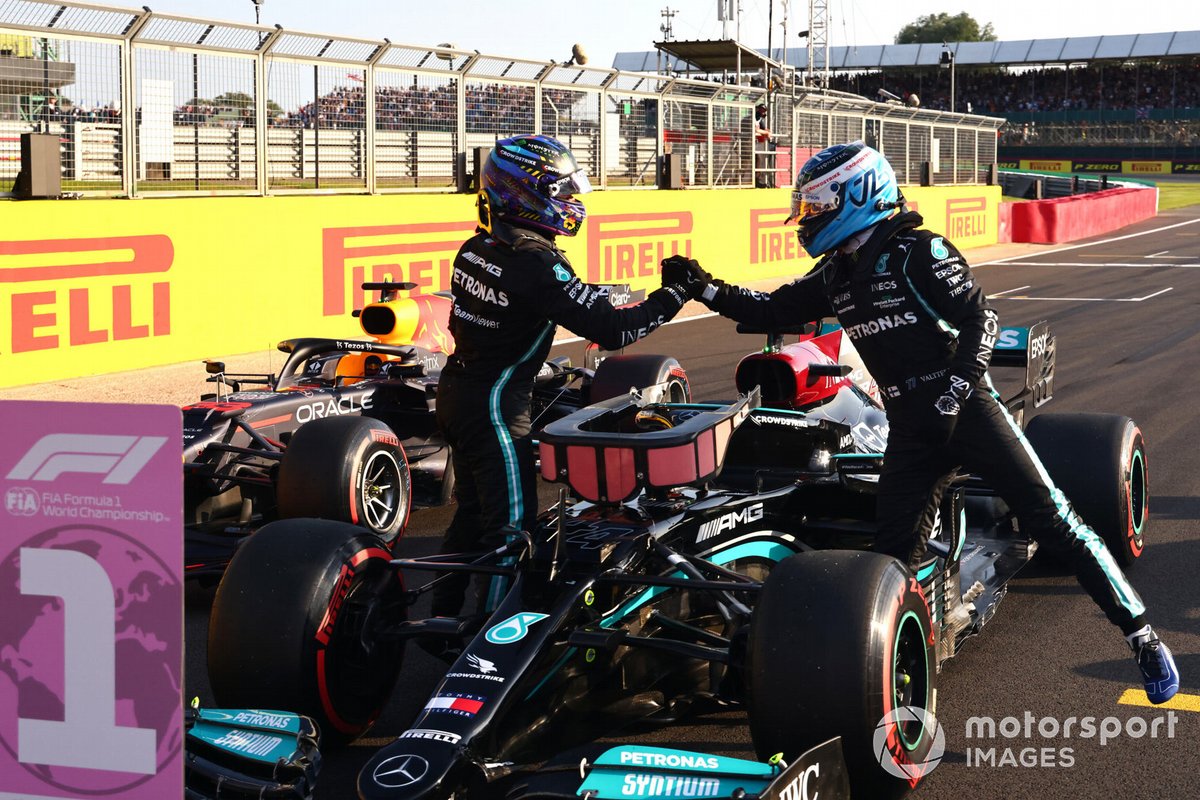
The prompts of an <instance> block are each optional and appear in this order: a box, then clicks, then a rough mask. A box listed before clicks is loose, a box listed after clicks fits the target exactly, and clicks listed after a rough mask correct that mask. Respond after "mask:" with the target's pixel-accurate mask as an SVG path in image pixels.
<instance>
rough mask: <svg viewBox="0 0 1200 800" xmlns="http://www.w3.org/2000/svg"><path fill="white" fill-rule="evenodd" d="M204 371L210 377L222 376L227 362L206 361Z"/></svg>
mask: <svg viewBox="0 0 1200 800" xmlns="http://www.w3.org/2000/svg"><path fill="white" fill-rule="evenodd" d="M204 371H205V372H207V373H208V374H209V375H220V374H221V373H222V372H224V371H225V362H224V361H209V360H207V359H205V361H204Z"/></svg>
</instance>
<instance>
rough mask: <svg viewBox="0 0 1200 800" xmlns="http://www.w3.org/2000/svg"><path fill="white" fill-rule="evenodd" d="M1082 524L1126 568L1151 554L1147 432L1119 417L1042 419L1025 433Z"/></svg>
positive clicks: (1055, 416)
mask: <svg viewBox="0 0 1200 800" xmlns="http://www.w3.org/2000/svg"><path fill="white" fill-rule="evenodd" d="M1025 436H1026V437H1027V438H1028V439H1029V442H1030V444H1032V445H1033V449H1034V450H1035V451H1036V452H1037V454H1038V458H1039V459H1041V461H1042V464H1043V465H1044V466H1045V467H1046V472H1048V473H1049V475H1050V478H1051V479H1052V480H1053V481H1054V483H1055V485H1056V486H1058V488H1059V489H1061V490H1062V492H1063V494H1065V495H1066V497H1067V499H1068V500H1069V501H1070V502H1071V505H1072V506H1074V507H1075V511H1076V512H1077V513H1078V514H1079V516H1080V518H1081V519H1082V520H1083V521H1084V522H1085V523H1087V524H1088V525H1090V526H1091V528H1092V530H1094V531H1095V532H1096V533H1097V534H1099V535H1100V538H1101V539H1103V540H1104V544H1105V545H1106V546H1107V547H1108V549H1109V551H1110V552H1111V553H1112V554H1113V558H1115V559H1116V561H1117V563H1118V564H1120V565H1121V566H1122V567H1130V566H1132V565H1133V563H1134V562H1135V561H1136V560H1137V559H1139V558H1141V556H1142V552H1143V551H1144V549H1145V539H1144V537H1145V534H1146V522H1147V520H1148V515H1149V501H1150V480H1149V471H1148V469H1147V461H1146V443H1145V441H1144V440H1143V438H1142V431H1141V428H1139V427H1138V426H1137V423H1135V422H1134V421H1133V420H1131V419H1130V418H1129V417H1123V416H1120V415H1118V414H1039V415H1038V416H1036V417H1034V418H1033V419H1031V420H1030V421H1029V426H1028V427H1027V428H1026V430H1025Z"/></svg>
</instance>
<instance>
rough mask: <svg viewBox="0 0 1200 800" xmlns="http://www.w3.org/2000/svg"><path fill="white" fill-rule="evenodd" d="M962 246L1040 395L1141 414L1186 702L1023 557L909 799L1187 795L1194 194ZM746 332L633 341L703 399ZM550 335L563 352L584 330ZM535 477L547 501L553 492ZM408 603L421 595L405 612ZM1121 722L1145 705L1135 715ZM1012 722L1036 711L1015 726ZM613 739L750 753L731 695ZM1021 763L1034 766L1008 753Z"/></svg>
mask: <svg viewBox="0 0 1200 800" xmlns="http://www.w3.org/2000/svg"><path fill="white" fill-rule="evenodd" d="M696 255H697V256H698V258H699V259H700V260H701V263H703V264H704V266H705V267H706V268H707V269H709V270H710V271H712V272H713V273H714V274H716V275H718V276H719V275H721V274H722V272H726V273H728V272H730V271H731V270H728V269H725V270H723V269H722V265H720V264H715V263H709V262H705V261H704V254H703V253H698V254H696ZM968 256H969V257H970V258H971V260H972V263H973V264H974V266H975V270H976V274H977V276H978V279H979V280H980V281H981V283H982V284H983V285H984V287H985V289H986V290H987V292H988V293H989V295H991V296H992V297H993V298H994V300H993V303H994V305H995V307H996V308H997V310H998V312H999V313H1000V316H1001V321H1002V323H1004V324H1008V325H1028V324H1031V323H1033V322H1036V321H1038V320H1041V319H1046V320H1049V322H1050V324H1051V328H1052V330H1053V331H1054V333H1055V334H1056V336H1057V337H1058V367H1057V373H1056V380H1055V389H1054V393H1055V398H1054V400H1053V401H1052V402H1051V403H1050V404H1049V405H1048V406H1045V407H1044V409H1043V410H1046V411H1103V412H1112V413H1120V414H1125V415H1128V416H1131V417H1133V418H1134V419H1135V420H1136V421H1137V422H1138V423H1139V424H1140V425H1141V428H1142V430H1143V432H1144V434H1145V438H1146V442H1147V447H1148V453H1149V471H1150V486H1151V500H1150V517H1151V523H1150V527H1149V530H1148V533H1147V548H1146V552H1145V555H1144V556H1143V557H1142V558H1141V559H1140V562H1139V563H1138V564H1137V565H1136V566H1135V567H1134V568H1133V569H1132V570H1131V572H1130V577H1131V580H1132V581H1133V583H1134V585H1135V586H1136V587H1137V589H1138V590H1139V591H1140V592H1141V593H1142V595H1143V598H1144V599H1145V601H1146V605H1147V606H1148V609H1149V612H1148V613H1149V617H1150V620H1151V622H1152V623H1153V624H1154V626H1155V628H1156V629H1157V630H1158V631H1159V632H1160V634H1161V635H1162V637H1163V639H1164V640H1165V641H1166V642H1168V643H1169V644H1170V645H1171V647H1172V648H1173V649H1174V651H1175V654H1176V659H1177V661H1178V664H1179V667H1180V669H1181V671H1182V673H1183V688H1182V690H1181V691H1182V693H1183V694H1184V695H1188V696H1191V697H1192V698H1193V699H1191V700H1187V699H1185V700H1181V701H1180V702H1179V703H1178V709H1177V710H1173V711H1168V710H1163V709H1156V708H1150V707H1145V706H1140V705H1133V704H1129V703H1130V702H1133V701H1135V700H1136V696H1137V692H1136V691H1130V690H1136V689H1138V688H1140V682H1139V680H1138V673H1137V670H1136V668H1135V666H1134V664H1133V661H1132V659H1131V658H1130V656H1129V651H1128V648H1127V647H1126V645H1125V643H1124V641H1123V640H1122V638H1121V637H1120V635H1119V633H1118V631H1117V630H1116V629H1115V628H1112V627H1111V626H1109V624H1108V623H1107V622H1106V621H1105V619H1104V618H1103V616H1102V615H1101V614H1100V612H1099V611H1098V610H1097V609H1096V608H1095V607H1094V606H1093V605H1092V603H1091V601H1090V600H1089V599H1088V598H1087V596H1086V595H1085V594H1084V593H1083V592H1082V591H1081V590H1080V589H1079V588H1078V587H1077V585H1076V583H1075V580H1074V577H1073V576H1069V575H1062V574H1058V573H1056V572H1054V571H1053V570H1051V569H1048V568H1046V567H1043V566H1041V565H1040V563H1036V562H1035V564H1033V565H1031V566H1030V567H1029V568H1027V569H1026V571H1024V572H1023V573H1021V574H1020V575H1019V576H1018V577H1017V578H1016V579H1015V580H1014V582H1013V583H1012V584H1011V585H1010V589H1009V592H1008V596H1007V597H1006V599H1005V600H1004V601H1003V602H1002V603H1001V604H1000V607H999V611H998V613H997V615H996V617H995V618H994V619H993V620H992V621H991V622H990V623H989V624H988V626H987V627H986V628H985V629H984V631H983V633H982V635H980V636H979V637H977V638H976V639H975V640H974V641H971V642H969V643H968V644H967V646H966V647H965V648H964V649H963V650H962V651H961V652H960V654H959V655H958V656H957V657H956V658H955V659H954V660H952V661H951V662H949V663H948V664H947V665H946V667H945V669H944V671H943V672H942V674H941V676H940V677H939V691H938V702H937V715H938V718H939V720H940V722H941V723H942V725H943V727H944V730H945V732H946V754H945V757H944V758H943V760H942V762H941V763H940V764H939V765H938V767H937V768H936V769H935V770H934V771H933V772H932V773H931V774H930V775H929V777H928V778H927V780H926V781H925V783H924V784H923V785H922V786H921V788H920V790H919V791H918V792H917V793H916V796H917V797H922V798H931V799H936V798H944V799H945V800H951V799H953V800H961V798H966V797H973V798H998V797H1010V798H1015V797H1020V798H1080V799H1082V798H1104V799H1105V800H1108V799H1109V798H1113V797H1121V798H1130V799H1131V800H1132V798H1151V797H1154V798H1171V799H1172V800H1173V799H1174V798H1179V799H1180V800H1183V798H1194V797H1196V795H1197V789H1196V785H1197V772H1200V747H1198V746H1197V738H1198V734H1200V697H1196V696H1198V695H1200V580H1198V579H1197V575H1198V574H1200V531H1198V527H1200V449H1198V448H1197V443H1198V441H1200V437H1198V435H1197V433H1196V431H1195V422H1196V408H1197V406H1196V404H1197V402H1198V400H1197V399H1198V398H1200V313H1198V311H1200V300H1198V298H1200V207H1192V208H1188V209H1181V210H1178V211H1173V212H1166V213H1163V214H1160V215H1159V216H1158V217H1157V218H1155V219H1153V220H1149V221H1146V222H1144V223H1140V224H1138V225H1135V226H1131V227H1129V228H1126V229H1123V230H1121V231H1117V232H1116V233H1114V234H1110V235H1107V236H1104V237H1097V238H1096V239H1093V240H1087V241H1084V242H1079V243H1075V244H1072V245H1069V246H1064V247H1034V246H1027V245H1003V246H997V247H992V248H985V249H983V250H976V251H973V252H971V253H969V254H968ZM759 346H760V343H759V342H758V340H757V338H755V337H740V336H737V335H734V328H733V323H731V322H729V321H727V320H723V319H720V318H714V317H704V316H700V317H693V318H690V319H687V320H684V321H680V322H678V323H676V324H672V325H670V326H667V327H665V328H663V329H661V330H660V331H658V332H656V333H655V334H654V336H652V337H651V338H650V339H649V341H648V342H646V343H644V344H642V345H640V346H637V347H634V348H631V350H630V352H639V351H640V352H661V353H670V354H672V355H675V356H677V357H678V358H679V359H680V361H681V362H682V363H683V365H684V367H685V368H686V369H687V371H688V373H689V375H690V377H691V380H692V387H693V391H694V394H695V396H696V398H697V399H704V398H711V397H721V396H725V397H728V396H730V395H732V393H733V387H732V376H733V367H734V365H735V364H736V363H737V359H738V358H739V357H741V356H742V355H743V354H745V353H748V352H751V351H753V350H755V349H757V348H758V347H759ZM562 350H563V351H566V352H572V353H574V354H575V355H576V357H578V351H579V345H577V344H567V345H565V346H564V347H563V348H562ZM10 396H11V395H10ZM143 396H144V387H143ZM545 488H546V491H545V493H544V497H543V499H544V500H545V501H547V502H548V500H549V497H550V495H551V491H550V490H549V487H545ZM449 517H450V513H449V509H429V510H422V511H419V512H417V513H415V514H414V515H413V517H412V521H411V523H410V526H409V530H408V532H407V534H406V537H405V539H404V541H403V543H402V545H401V548H400V553H401V554H402V555H405V556H411V555H419V554H428V553H431V552H434V551H435V549H436V547H437V544H438V537H439V536H440V533H441V531H442V530H444V528H445V526H446V524H447V522H448V521H449ZM412 577H414V578H415V577H416V576H412ZM211 598H212V591H211V590H206V589H201V588H199V587H196V586H191V587H189V589H188V592H187V601H188V608H187V620H186V624H187V630H186V635H187V639H186V641H187V673H186V674H187V681H186V689H187V692H188V696H189V697H190V696H193V695H199V696H200V698H201V701H202V702H203V703H206V704H210V703H211V702H212V697H211V695H210V693H209V689H208V685H207V680H206V671H205V666H204V658H205V656H204V650H205V644H204V643H205V641H206V629H207V622H208V611H209V605H210V603H211ZM423 610H424V609H422V608H421V607H418V609H417V610H416V613H417V614H420V613H422V611H423ZM441 669H442V667H441V665H440V663H439V662H436V661H434V660H433V659H431V658H429V657H428V656H426V655H425V654H424V653H423V652H421V651H419V650H418V649H417V648H415V647H410V648H409V650H408V653H407V655H406V664H405V668H404V673H403V675H402V676H401V682H400V686H399V687H398V689H397V691H396V693H395V695H394V698H393V700H392V702H391V703H390V705H389V706H388V708H387V711H386V712H385V714H384V715H383V717H382V718H381V719H380V720H379V722H378V723H377V725H376V726H375V728H374V729H373V730H372V731H371V732H370V733H369V734H368V736H367V737H366V738H365V739H363V740H360V741H359V742H358V743H356V745H354V746H352V747H350V748H347V749H345V750H342V751H339V752H328V753H326V758H325V765H324V768H323V770H322V773H321V776H320V781H319V788H318V792H317V797H318V798H346V797H352V796H353V791H354V790H353V788H352V787H353V786H354V777H355V775H356V774H357V771H358V768H359V767H360V766H361V765H362V763H364V762H365V761H366V759H367V758H368V757H369V756H370V754H371V753H372V752H373V750H374V748H376V747H378V746H380V745H382V744H384V743H386V742H387V741H390V739H391V738H392V737H394V736H395V735H397V734H398V733H400V732H401V731H403V730H404V729H406V728H407V726H408V723H409V721H410V720H411V719H412V718H413V717H414V715H415V714H416V713H417V711H418V710H419V709H420V707H421V706H422V705H423V704H424V703H425V701H426V699H427V698H428V696H429V694H430V691H431V690H432V689H433V687H434V685H435V683H436V681H437V680H438V677H439V676H440V672H441ZM1122 698H1125V700H1126V701H1127V702H1125V703H1122V702H1120V701H1121V700H1122ZM1168 714H1173V715H1174V720H1175V721H1174V725H1173V729H1172V730H1173V737H1168V735H1167V730H1168V728H1167V725H1166V723H1163V724H1160V725H1159V726H1157V733H1158V736H1157V738H1151V736H1150V734H1149V730H1151V729H1152V726H1153V720H1154V719H1156V718H1159V717H1163V718H1166V717H1167V715H1168ZM1089 716H1090V717H1095V718H1097V720H1098V721H1099V720H1102V719H1103V718H1105V717H1114V718H1116V719H1117V720H1119V721H1120V722H1119V723H1111V724H1110V729H1111V725H1112V724H1120V726H1121V728H1122V731H1121V734H1120V735H1119V736H1118V737H1116V738H1111V739H1109V740H1108V741H1107V742H1105V743H1103V744H1102V743H1101V741H1100V738H1099V737H1098V736H1097V737H1095V738H1079V736H1078V733H1077V731H1078V730H1079V725H1080V723H1079V722H1078V721H1077V722H1075V723H1074V728H1073V732H1075V735H1073V736H1072V737H1070V738H1065V737H1064V736H1063V735H1062V734H1061V732H1060V733H1059V734H1058V735H1051V736H1046V735H1043V734H1045V733H1046V732H1048V731H1052V729H1053V727H1054V726H1052V725H1051V723H1050V722H1048V721H1046V718H1053V719H1054V720H1056V721H1057V722H1058V723H1059V726H1060V727H1061V725H1062V724H1063V723H1065V721H1066V720H1067V719H1068V718H1070V717H1074V718H1076V720H1080V719H1082V718H1083V717H1089ZM971 717H991V718H993V719H994V720H995V721H996V722H997V723H1000V722H1001V720H1002V719H1003V718H1005V717H1013V718H1016V720H1018V721H1019V722H1020V726H1019V727H1021V728H1022V729H1021V730H1019V731H1017V732H1016V735H1015V736H1014V737H1012V738H1005V737H1004V736H1002V735H1001V734H1000V733H997V734H996V736H995V738H993V739H979V738H973V739H968V738H967V736H966V723H967V720H968V719H969V718H971ZM1134 718H1141V719H1142V720H1144V721H1145V722H1146V723H1147V724H1146V726H1145V728H1143V727H1142V725H1141V724H1140V723H1139V722H1138V721H1137V720H1134ZM1026 719H1032V720H1033V723H1032V726H1031V730H1030V735H1029V736H1026V731H1025V730H1024V727H1025V721H1026ZM1130 720H1133V722H1132V724H1130ZM1039 723H1041V724H1040V725H1039ZM1097 724H1099V722H1098V723H1097ZM1001 729H1003V730H1007V731H1008V732H1012V731H1011V728H1005V726H1003V725H1002V726H1001ZM1138 732H1142V734H1143V735H1141V736H1140V737H1138V736H1137V735H1136V734H1137V733H1138ZM1131 734H1132V735H1131ZM612 741H639V742H643V743H646V744H650V743H655V744H666V745H668V746H674V747H682V748H689V749H696V750H702V751H708V752H713V753H717V754H721V755H732V756H743V757H753V754H752V752H751V751H750V746H749V738H748V733H747V729H746V726H745V717H744V715H743V714H742V713H741V712H739V711H736V710H726V711H719V710H718V711H716V712H712V713H706V714H701V715H699V716H696V717H692V718H688V719H686V720H683V721H680V722H676V723H674V724H671V725H666V726H661V727H654V728H650V729H639V730H637V731H631V732H628V733H627V734H622V735H620V736H618V737H615V738H614V739H613V740H612ZM977 748H981V749H982V750H983V751H984V752H985V753H986V751H988V750H989V749H992V748H994V752H995V755H994V764H993V763H989V762H988V759H987V758H986V757H984V758H983V759H982V764H981V758H980V754H979V752H977ZM1008 751H1010V756H1009V758H1006V756H1005V754H1006V752H1008ZM1014 761H1015V764H1014V763H1013V762H1014ZM1032 761H1036V763H1035V765H1033V766H1026V765H1023V764H1029V763H1032ZM1068 762H1069V764H1070V765H1068Z"/></svg>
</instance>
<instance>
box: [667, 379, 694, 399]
mask: <svg viewBox="0 0 1200 800" xmlns="http://www.w3.org/2000/svg"><path fill="white" fill-rule="evenodd" d="M666 395H667V396H666V398H665V402H667V403H686V402H688V396H687V395H688V393H687V387H686V386H684V385H683V382H682V381H679V380H671V381H670V382H668V383H667V391H666Z"/></svg>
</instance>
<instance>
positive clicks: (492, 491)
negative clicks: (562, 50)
mask: <svg viewBox="0 0 1200 800" xmlns="http://www.w3.org/2000/svg"><path fill="white" fill-rule="evenodd" d="M590 190H591V187H590V185H589V183H588V179H587V175H586V173H585V172H584V171H583V170H582V169H581V168H580V166H579V164H578V162H576V160H575V157H574V156H573V155H572V154H571V151H570V150H568V149H567V148H566V147H564V146H563V145H562V144H561V143H560V142H558V141H557V140H555V139H552V138H551V137H549V136H516V137H512V138H509V139H501V140H500V141H498V142H496V146H495V148H494V149H493V150H492V152H491V153H490V154H489V156H488V158H487V160H486V161H485V162H484V164H483V168H482V170H481V175H480V187H479V198H478V206H479V228H478V229H477V231H476V234H475V235H474V236H472V237H471V238H470V239H468V240H467V241H466V242H464V243H463V245H462V247H461V248H460V249H459V251H458V255H457V256H456V257H455V259H454V273H453V278H452V292H453V295H454V305H453V308H452V310H451V315H450V331H451V333H453V334H454V343H455V350H454V355H452V356H451V357H450V359H449V360H448V361H447V362H446V366H445V368H444V369H443V370H442V374H441V379H440V381H439V385H438V396H437V420H438V426H439V427H440V428H441V430H442V433H443V434H444V435H445V437H446V441H447V442H448V443H449V444H450V447H451V449H452V451H453V453H454V459H453V468H454V481H455V488H454V496H455V499H456V500H457V501H458V510H457V511H456V512H455V514H454V519H453V520H452V521H451V523H450V526H449V528H448V529H447V530H446V534H445V538H444V541H443V552H450V553H453V552H468V551H472V550H476V549H478V546H479V544H480V543H481V541H482V540H483V538H484V537H485V536H494V535H497V534H500V533H501V532H503V531H505V530H506V529H507V530H512V529H516V530H525V531H530V530H533V523H534V519H535V517H536V516H537V477H536V472H535V470H534V456H533V442H532V440H531V439H530V430H531V422H530V398H531V395H532V392H533V382H534V378H535V376H536V375H537V373H538V370H540V369H541V367H542V365H543V364H544V363H545V360H546V356H547V355H548V354H549V352H550V345H551V344H553V342H554V332H555V329H556V328H557V326H559V325H562V326H563V327H564V328H566V329H568V330H570V331H572V332H573V333H576V334H578V335H580V336H583V337H585V338H587V339H591V340H592V341H594V342H597V343H598V344H599V345H600V346H601V347H603V348H605V349H606V350H617V349H619V348H622V347H625V346H626V345H629V344H633V343H634V342H636V341H637V340H638V339H641V338H642V337H644V336H647V335H649V334H650V332H651V331H653V330H654V329H655V328H657V327H658V326H659V325H662V324H663V323H664V322H666V321H667V320H669V319H671V318H672V317H674V316H675V314H676V313H678V312H679V309H680V308H682V307H683V305H684V304H685V303H686V302H687V301H688V300H689V299H691V298H693V297H695V296H696V294H697V293H698V292H699V291H700V289H702V288H703V287H702V286H700V285H699V284H693V285H692V286H691V289H690V290H689V287H688V286H687V285H684V284H681V283H673V282H672V281H670V280H668V279H667V278H666V277H665V276H664V279H663V285H662V288H660V289H657V290H655V291H653V292H651V293H650V294H649V296H647V297H646V299H645V300H644V301H643V302H641V303H638V304H637V305H634V306H631V307H628V308H614V307H613V306H612V304H610V303H609V301H608V297H607V294H606V293H604V292H602V291H601V290H599V289H598V288H597V287H595V286H591V285H589V284H587V283H584V282H583V281H582V280H580V279H579V277H578V276H576V274H575V271H574V270H573V269H572V268H571V263H570V261H568V260H567V256H566V255H565V254H564V253H563V252H562V251H561V250H559V248H558V244H557V243H556V239H557V237H558V236H574V235H575V234H576V233H578V232H579V229H580V227H581V226H582V225H583V220H584V217H585V216H586V214H587V212H586V210H585V209H584V206H583V203H582V202H580V200H579V199H578V197H577V196H578V195H581V194H584V193H585V192H588V191H590ZM678 274H679V275H680V276H682V277H687V276H686V275H685V273H682V272H681V273H678ZM468 583H469V578H468V576H467V575H466V574H465V573H453V574H449V575H448V576H447V577H446V578H445V579H444V580H443V581H442V582H441V583H439V584H438V586H437V588H436V589H435V590H434V592H433V613H434V615H436V616H455V615H457V614H458V613H459V611H460V609H461V608H462V605H463V601H464V599H465V593H466V587H467V585H468ZM496 585H497V586H498V585H499V584H498V582H497V583H496Z"/></svg>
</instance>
